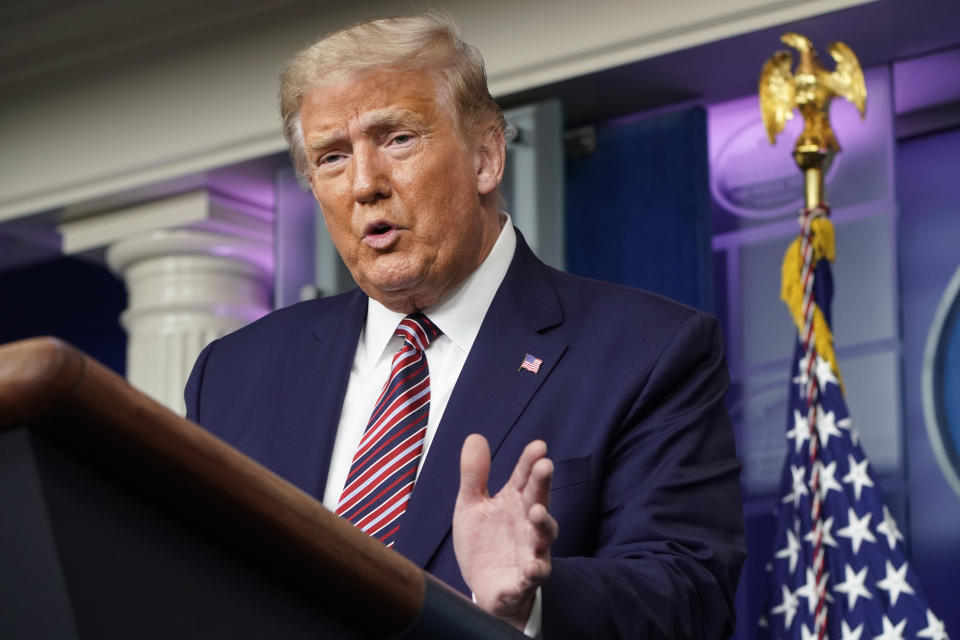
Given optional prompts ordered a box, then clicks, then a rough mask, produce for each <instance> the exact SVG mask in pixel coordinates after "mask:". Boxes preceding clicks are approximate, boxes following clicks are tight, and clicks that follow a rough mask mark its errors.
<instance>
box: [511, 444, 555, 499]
mask: <svg viewBox="0 0 960 640" xmlns="http://www.w3.org/2000/svg"><path fill="white" fill-rule="evenodd" d="M545 455H547V443H546V442H544V441H543V440H534V441H533V442H530V443H528V444H527V446H526V447H524V448H523V453H521V454H520V459H519V460H517V466H515V467H514V468H513V473H512V474H511V475H510V481H509V483H508V484H509V485H510V486H511V487H513V488H514V489H516V490H517V491H521V492H522V491H523V490H524V487H525V486H526V484H527V480H528V479H529V478H530V472H531V470H532V469H533V465H534V464H535V463H536V462H537V461H538V460H540V459H541V458H543V457H544V456H545Z"/></svg>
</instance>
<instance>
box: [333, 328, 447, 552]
mask: <svg viewBox="0 0 960 640" xmlns="http://www.w3.org/2000/svg"><path fill="white" fill-rule="evenodd" d="M441 333H443V332H442V331H440V329H438V328H437V327H436V325H434V324H433V323H432V322H430V320H429V319H428V318H427V317H426V316H425V315H423V314H422V313H419V312H418V313H414V314H412V315H409V316H407V317H406V318H404V319H403V320H401V321H400V325H399V326H398V327H397V331H396V335H398V336H400V337H401V338H403V346H402V347H400V350H399V351H397V353H396V355H394V356H393V366H392V367H391V370H390V379H389V380H388V381H387V384H386V386H384V388H383V391H382V392H381V393H380V397H379V398H378V399H377V404H376V406H375V407H374V408H373V415H371V416H370V421H369V422H368V423H367V428H366V429H365V430H364V432H363V437H362V438H360V445H359V446H358V447H357V452H356V454H355V455H354V456H353V463H352V464H351V465H350V473H349V475H347V481H346V483H345V484H344V487H343V493H342V494H341V495H340V503H339V504H338V505H337V515H338V516H341V517H343V518H346V519H347V520H349V521H350V522H352V523H353V524H354V526H356V527H358V528H359V529H361V530H362V531H364V532H366V533H368V534H369V535H371V536H373V537H375V538H377V539H378V540H380V541H381V542H383V543H384V544H385V545H387V546H388V547H390V546H393V543H394V540H395V539H396V536H397V531H399V530H400V521H401V518H402V516H403V512H404V511H405V510H406V508H407V501H408V500H409V499H410V494H411V493H412V492H413V483H414V480H416V477H417V465H419V464H420V457H421V454H422V453H423V439H424V435H425V434H426V431H427V417H428V416H429V414H430V372H429V370H428V368H427V357H426V355H425V354H424V350H425V349H426V348H427V346H428V345H429V344H430V343H431V342H432V341H433V340H434V338H436V337H437V336H439V335H440V334H441Z"/></svg>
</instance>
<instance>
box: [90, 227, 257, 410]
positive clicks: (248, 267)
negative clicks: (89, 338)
mask: <svg viewBox="0 0 960 640" xmlns="http://www.w3.org/2000/svg"><path fill="white" fill-rule="evenodd" d="M107 261H108V262H109V264H110V267H111V268H112V269H113V270H114V271H115V272H116V273H118V274H120V275H122V277H123V279H124V281H125V282H126V285H127V292H128V296H129V303H128V307H127V310H126V311H124V313H123V315H122V316H121V322H122V324H123V326H124V328H125V329H126V330H127V335H128V342H127V379H128V380H129V381H130V383H131V384H133V385H134V386H136V387H137V388H139V389H141V390H142V391H144V392H146V393H147V394H149V395H150V396H152V397H154V398H155V399H157V400H158V401H160V402H162V403H163V404H165V405H166V406H168V407H170V408H171V409H173V410H174V411H176V412H178V413H180V414H181V415H183V413H184V412H185V407H184V403H183V387H184V385H185V384H186V381H187V377H188V376H189V374H190V370H191V368H192V367H193V363H194V360H196V358H197V355H198V354H199V353H200V351H201V349H203V347H204V346H206V345H207V344H208V343H209V342H211V341H212V340H214V339H215V338H218V337H220V336H222V335H224V334H226V333H229V332H231V331H234V330H236V329H239V328H240V327H242V326H244V325H246V324H248V323H250V322H252V321H253V320H256V319H257V318H259V317H260V316H262V315H264V314H265V313H267V312H268V311H269V310H270V285H269V283H270V280H271V265H272V247H271V246H270V245H269V244H268V243H265V242H264V241H263V240H258V239H251V238H245V237H241V236H236V235H228V234H224V233H215V232H210V231H197V230H191V229H176V230H157V231H152V232H148V233H145V234H142V235H138V236H134V237H131V238H126V239H124V240H121V241H119V242H117V243H115V244H113V245H111V246H110V248H109V249H108V250H107Z"/></svg>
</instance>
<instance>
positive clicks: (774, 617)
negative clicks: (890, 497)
mask: <svg viewBox="0 0 960 640" xmlns="http://www.w3.org/2000/svg"><path fill="white" fill-rule="evenodd" d="M824 222H825V223H826V224H829V223H828V222H827V221H826V220H824ZM825 231H828V232H829V235H830V241H831V250H830V251H829V252H827V255H828V256H829V257H830V258H831V259H832V253H833V251H832V228H827V229H825ZM791 250H795V247H791ZM788 257H789V254H788ZM786 264H787V263H786V262H785V268H784V274H785V277H786V274H787V273H788V271H789V270H788V269H787V268H786ZM812 269H813V274H812V275H813V276H814V277H815V279H816V280H815V281H816V285H815V286H813V285H811V286H810V290H812V294H811V295H812V296H813V298H814V300H815V301H816V304H817V306H818V307H819V309H820V311H821V312H822V315H823V318H824V320H825V325H824V326H825V327H826V328H827V330H828V329H829V322H830V303H831V297H832V281H831V275H830V271H829V264H828V262H827V260H820V261H819V262H817V261H816V259H814V260H813V266H812ZM797 277H798V278H799V274H797ZM785 291H786V288H785ZM824 333H827V331H824ZM830 351H831V352H832V348H831V349H830ZM808 353H814V352H811V351H808V350H805V349H804V347H803V345H802V344H801V343H800V341H798V342H797V345H796V348H795V351H794V357H793V365H792V376H791V382H790V391H789V408H788V416H787V434H786V435H787V459H786V463H785V464H784V468H783V476H782V480H781V493H780V500H779V506H778V509H777V513H776V519H777V522H776V535H775V538H774V553H773V558H772V559H771V561H770V563H769V565H768V566H767V570H768V572H769V573H768V577H769V593H768V601H767V604H766V606H765V607H764V613H763V616H762V617H761V619H760V623H759V624H760V626H759V633H758V636H759V637H760V638H764V639H767V638H769V639H783V638H790V639H795V640H814V639H818V638H831V639H832V640H907V639H913V638H930V639H933V640H946V639H947V638H948V636H947V632H946V630H945V629H944V625H943V622H942V621H941V620H940V619H938V618H937V616H936V615H934V613H933V611H931V610H930V607H929V605H928V604H927V600H926V598H925V596H924V595H923V592H922V590H921V588H920V583H919V581H918V579H917V575H916V573H915V571H914V569H913V567H912V566H911V564H910V561H909V560H908V559H907V557H906V553H905V547H904V537H903V532H902V531H901V530H900V529H899V527H898V525H897V522H896V521H895V520H894V517H893V515H892V514H891V512H890V509H889V508H888V507H887V506H886V504H885V502H884V498H883V495H882V493H881V491H880V489H879V487H878V486H877V483H876V481H875V480H874V478H873V475H872V472H871V469H870V463H869V462H868V460H867V457H866V455H865V454H864V452H863V449H862V448H861V447H860V440H859V437H858V435H857V432H856V430H855V429H854V428H853V426H852V424H851V420H850V415H849V413H848V411H847V406H846V402H845V401H844V396H843V390H842V387H841V382H840V380H839V379H838V378H839V370H838V369H837V366H836V362H835V357H833V354H832V353H830V354H829V355H828V358H826V359H825V358H824V357H822V356H820V355H819V354H816V355H815V359H814V360H813V362H812V363H811V366H809V367H808V366H806V364H807V363H806V361H805V358H806V357H807V354H808ZM808 385H816V387H815V388H814V389H811V388H809V387H808ZM811 391H812V393H808V392H811ZM811 395H812V396H813V397H814V398H815V404H816V408H815V411H813V412H810V411H808V406H807V404H808V400H807V398H808V397H810V396H811ZM811 417H812V418H813V421H814V424H815V428H814V432H813V433H811V430H810V421H811ZM814 439H815V440H816V441H817V442H816V444H815V445H814V447H815V449H816V450H817V455H816V456H815V457H814V459H811V444H812V443H813V441H814ZM814 477H816V479H815V480H814ZM814 497H817V498H819V501H820V502H821V506H820V507H819V516H818V517H817V510H816V505H814ZM818 522H819V524H817V523H818ZM818 534H819V546H820V548H822V549H823V554H824V561H823V562H822V569H821V570H820V571H819V572H818V564H817V562H816V551H815V549H816V544H817V538H818ZM818 573H819V575H818ZM821 590H822V600H823V601H822V605H820V606H822V607H823V610H822V611H818V604H820V600H821ZM824 613H825V614H826V615H825V620H824V617H823V614H824ZM818 618H819V620H820V622H821V627H822V631H821V629H820V628H818V626H817V622H818Z"/></svg>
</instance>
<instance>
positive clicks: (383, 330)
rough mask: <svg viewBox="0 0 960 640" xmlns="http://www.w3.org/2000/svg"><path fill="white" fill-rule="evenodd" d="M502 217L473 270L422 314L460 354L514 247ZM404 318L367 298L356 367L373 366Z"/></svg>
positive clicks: (465, 350)
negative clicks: (486, 251)
mask: <svg viewBox="0 0 960 640" xmlns="http://www.w3.org/2000/svg"><path fill="white" fill-rule="evenodd" d="M503 215H504V216H505V217H506V220H505V221H504V223H503V228H502V229H500V235H499V236H498V237H497V241H496V242H495V243H494V245H493V248H492V249H491V250H490V253H489V254H487V257H486V258H484V260H483V262H482V263H481V264H480V266H479V267H477V269H476V271H474V272H473V273H471V274H470V275H469V276H467V279H466V280H464V281H463V282H462V283H460V285H459V286H457V287H456V288H455V289H454V290H453V291H451V292H450V293H448V294H447V295H446V296H444V297H443V299H441V300H440V301H439V302H437V304H435V305H433V306H432V307H430V308H427V309H423V313H424V314H426V316H427V317H428V318H430V320H432V321H433V323H434V324H435V325H437V327H438V328H439V329H440V330H441V331H443V333H444V335H446V336H447V337H448V338H450V340H451V341H452V342H453V344H454V345H456V346H457V348H459V349H460V350H461V351H463V353H464V354H468V353H470V348H471V347H472V346H473V341H474V340H475V339H476V338H477V333H479V332H480V325H481V324H482V323H483V318H484V316H486V315H487V309H488V308H490V303H491V302H493V297H494V296H495V295H496V294H497V289H499V288H500V283H501V282H503V278H504V276H506V275H507V269H509V268H510V262H511V260H513V253H514V250H515V249H516V246H517V235H516V232H515V231H514V230H513V222H512V221H511V220H510V216H509V215H508V214H503ZM404 317H405V314H403V313H397V312H396V311H391V310H390V309H387V308H386V307H385V306H383V305H382V304H380V303H379V302H377V301H376V300H374V299H373V298H367V321H366V324H365V325H364V328H363V335H362V336H361V338H360V345H359V348H360V350H361V352H360V353H358V354H357V355H358V357H357V359H356V362H357V364H358V365H360V366H361V367H363V368H364V369H368V368H370V367H372V366H374V364H376V362H377V361H378V360H379V359H380V357H381V356H382V355H383V352H384V350H385V349H386V348H387V345H388V344H389V342H390V338H392V337H393V334H394V332H395V331H396V329H397V325H399V324H400V321H401V320H403V318H404Z"/></svg>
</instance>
